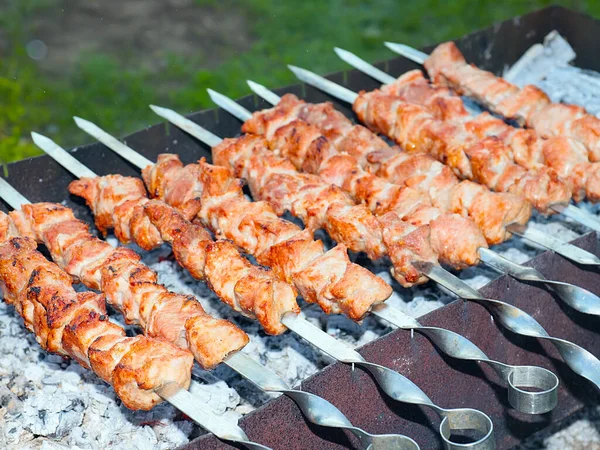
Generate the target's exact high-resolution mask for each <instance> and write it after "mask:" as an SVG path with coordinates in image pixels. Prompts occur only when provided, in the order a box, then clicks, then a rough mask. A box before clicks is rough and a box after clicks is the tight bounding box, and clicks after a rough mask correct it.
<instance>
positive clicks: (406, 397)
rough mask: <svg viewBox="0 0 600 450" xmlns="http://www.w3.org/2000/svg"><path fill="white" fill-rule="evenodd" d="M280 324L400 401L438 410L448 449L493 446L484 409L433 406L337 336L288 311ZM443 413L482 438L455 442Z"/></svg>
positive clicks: (392, 372)
mask: <svg viewBox="0 0 600 450" xmlns="http://www.w3.org/2000/svg"><path fill="white" fill-rule="evenodd" d="M283 324H284V325H285V326H286V327H288V328H289V329H290V330H292V331H295V332H296V333H298V334H299V335H300V336H302V337H304V338H305V339H306V340H308V341H309V342H310V343H312V344H313V345H315V346H316V347H318V348H319V349H321V350H322V351H324V352H325V353H327V354H329V355H330V356H332V357H333V358H335V359H337V360H338V361H341V362H344V363H347V364H356V365H358V366H360V367H363V368H365V369H366V370H367V371H369V372H370V373H371V374H372V375H373V377H374V378H375V380H376V382H377V384H378V385H379V387H380V388H381V389H382V390H383V392H385V393H386V394H387V395H388V396H389V397H390V398H392V399H394V400H396V401H399V402H403V403H410V404H414V405H421V406H427V407H429V408H433V409H434V410H435V411H437V412H438V413H439V414H440V416H442V417H444V419H443V420H442V423H441V424H440V436H441V437H442V439H443V441H444V446H445V447H446V448H447V449H449V450H459V449H462V450H464V449H465V448H469V449H484V448H485V449H486V450H487V449H493V448H495V444H494V437H493V424H492V421H491V419H490V418H489V417H488V416H487V415H486V414H484V413H483V412H481V411H477V410H475V409H466V410H460V411H461V415H458V413H456V414H455V412H454V411H458V410H444V409H443V408H440V407H439V406H437V405H435V404H434V403H433V402H432V401H431V399H430V398H429V397H427V395H426V394H425V393H424V392H423V391H422V390H421V389H420V388H419V387H418V386H417V385H415V384H414V383H413V382H412V381H410V380H409V379H408V378H406V377H405V376H404V375H401V374H399V373H398V372H396V371H395V370H392V369H390V368H388V367H385V366H381V365H379V364H375V363H371V362H368V361H365V359H364V358H363V357H362V355H361V354H360V353H358V352H357V351H356V350H354V349H353V348H351V347H349V346H347V345H346V344H344V343H342V342H340V341H338V340H336V339H332V338H331V336H329V335H328V334H327V333H325V332H324V331H323V330H321V329H319V328H317V327H315V326H314V325H312V324H311V323H309V322H307V321H306V320H304V319H303V318H301V317H299V316H296V315H292V314H289V313H288V314H286V315H284V316H283ZM446 415H449V416H450V417H451V418H452V425H451V429H453V430H461V431H463V430H471V429H475V430H476V431H477V432H478V434H480V435H481V436H482V437H481V439H478V440H476V441H474V442H472V443H468V444H457V443H455V442H452V441H451V440H450V436H449V435H448V436H445V435H444V431H443V430H444V427H446V426H449V425H448V424H447V423H445V422H444V421H446V422H447V419H448V420H449V419H450V417H446ZM481 444H485V446H484V447H480V445H481Z"/></svg>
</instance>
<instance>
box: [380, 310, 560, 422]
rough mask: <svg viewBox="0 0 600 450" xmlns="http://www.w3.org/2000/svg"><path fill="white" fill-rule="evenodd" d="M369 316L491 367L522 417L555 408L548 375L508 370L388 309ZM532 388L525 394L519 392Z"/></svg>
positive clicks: (461, 340)
mask: <svg viewBox="0 0 600 450" xmlns="http://www.w3.org/2000/svg"><path fill="white" fill-rule="evenodd" d="M373 314H375V315H377V316H379V317H381V318H382V319H384V320H387V321H389V322H390V323H393V324H394V325H396V326H398V327H400V328H403V329H409V330H415V331H417V332H419V333H422V334H424V335H425V336H427V337H428V338H429V339H430V340H431V341H432V342H433V343H434V344H435V345H436V346H437V347H438V348H439V349H440V350H441V351H442V352H444V353H445V354H447V355H449V356H451V357H453V358H456V359H461V360H465V361H475V362H480V363H485V364H488V365H489V366H491V367H492V368H493V369H494V371H495V372H496V373H497V374H498V376H499V377H500V378H502V379H503V380H504V382H505V383H506V384H507V386H508V400H509V403H510V404H511V406H512V407H513V408H515V409H516V410H517V411H520V412H523V413H526V414H543V413H546V412H548V411H551V410H552V409H554V408H555V407H556V404H557V401H558V385H559V380H558V377H557V376H556V375H555V374H554V373H552V372H551V371H549V370H547V369H544V368H542V367H536V366H511V365H508V364H504V363H502V362H499V361H494V360H492V359H490V358H489V357H488V356H487V355H486V354H485V353H484V352H483V351H482V350H481V349H480V348H479V347H477V346H476V345H475V344H474V343H472V342H471V341H469V340H468V339H467V338H465V337H464V336H461V335H460V334H457V333H455V332H453V331H450V330H446V329H444V328H438V327H428V326H423V325H421V324H420V323H419V322H418V321H417V320H415V319H413V318H411V317H408V316H406V315H405V314H404V313H402V312H401V311H399V310H397V309H395V308H392V307H390V306H389V305H386V304H385V303H384V304H381V305H377V306H376V307H375V308H374V309H373ZM525 387H528V388H535V389H537V391H534V392H531V391H526V390H524V389H522V388H525Z"/></svg>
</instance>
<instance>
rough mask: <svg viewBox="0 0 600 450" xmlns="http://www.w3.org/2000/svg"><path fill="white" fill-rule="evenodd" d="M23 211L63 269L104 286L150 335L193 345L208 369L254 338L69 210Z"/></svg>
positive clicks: (38, 207) (37, 207)
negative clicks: (160, 278) (161, 280)
mask: <svg viewBox="0 0 600 450" xmlns="http://www.w3.org/2000/svg"><path fill="white" fill-rule="evenodd" d="M22 211H23V214H24V216H25V218H26V219H27V221H28V223H29V225H30V227H31V229H32V230H33V232H34V233H35V236H36V239H37V240H38V242H42V243H44V244H45V245H46V247H47V248H48V249H49V251H50V253H51V255H52V258H53V259H54V261H55V262H56V263H57V264H58V265H59V266H60V267H62V268H63V269H64V270H65V271H66V272H67V273H68V274H69V275H71V276H73V277H74V278H75V279H78V280H80V281H81V282H82V283H84V284H85V285H86V286H87V287H89V288H90V289H95V290H101V291H102V292H103V293H104V294H105V295H106V298H107V299H108V301H110V302H111V304H112V305H114V306H115V307H116V308H117V309H119V310H120V311H121V312H122V313H123V315H124V317H125V319H126V321H127V322H128V323H134V324H136V325H139V326H140V327H141V328H142V329H143V330H144V332H145V334H147V335H148V336H152V337H159V338H161V339H165V340H167V341H169V342H171V343H173V344H175V345H178V346H180V347H182V348H186V349H187V348H189V349H190V350H191V351H192V353H193V354H194V356H195V357H196V359H197V360H198V362H199V363H200V364H201V365H202V366H203V367H205V368H212V367H214V366H215V365H217V364H219V363H220V362H222V361H223V359H225V358H226V357H227V356H228V355H229V354H230V353H232V352H235V351H237V350H239V349H240V348H242V347H243V346H244V345H245V344H246V343H247V342H248V337H247V335H246V334H245V333H244V332H243V331H242V330H240V329H238V328H237V327H236V326H235V325H233V324H232V323H230V322H228V321H225V320H221V319H215V318H213V317H210V316H209V315H207V314H206V313H205V312H204V310H203V308H202V306H201V305H200V303H199V302H198V301H197V300H196V299H195V298H193V297H189V296H184V295H179V294H175V293H172V292H169V291H168V290H167V289H166V288H165V287H164V286H162V285H160V284H158V283H157V282H156V278H157V275H156V273H154V272H153V271H152V270H150V269H149V268H148V267H146V266H144V265H143V264H141V263H140V257H139V255H137V254H136V253H135V252H133V251H132V250H130V249H126V248H123V247H120V248H116V249H115V248H113V247H112V246H111V245H110V244H108V243H107V242H104V241H101V240H99V239H98V238H96V237H94V236H93V235H92V234H91V233H89V231H88V229H87V225H86V224H85V223H83V222H81V221H79V220H77V219H76V218H75V217H74V215H73V212H72V211H71V210H70V209H69V208H66V207H64V206H62V205H57V204H52V203H37V204H32V205H23V208H22ZM215 335H218V336H219V339H215V338H214V336H215Z"/></svg>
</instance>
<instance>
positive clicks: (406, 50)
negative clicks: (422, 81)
mask: <svg viewBox="0 0 600 450" xmlns="http://www.w3.org/2000/svg"><path fill="white" fill-rule="evenodd" d="M383 45H385V46H386V47H387V48H389V49H390V50H391V51H393V52H394V53H398V54H399V55H402V56H404V57H405V58H408V59H410V60H411V61H413V62H416V63H417V64H423V63H424V62H425V61H426V60H427V58H428V57H429V55H428V54H427V53H423V52H422V51H420V50H417V49H415V48H412V47H410V46H408V45H406V44H399V43H397V42H388V41H386V42H384V43H383Z"/></svg>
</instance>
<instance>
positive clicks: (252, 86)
mask: <svg viewBox="0 0 600 450" xmlns="http://www.w3.org/2000/svg"><path fill="white" fill-rule="evenodd" d="M246 84H248V86H250V89H252V90H253V91H254V90H255V89H261V88H262V89H266V87H265V86H263V85H262V84H260V83H257V82H256V81H252V80H246Z"/></svg>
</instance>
